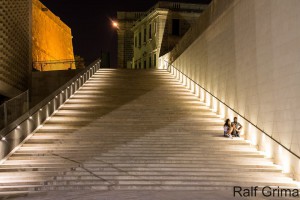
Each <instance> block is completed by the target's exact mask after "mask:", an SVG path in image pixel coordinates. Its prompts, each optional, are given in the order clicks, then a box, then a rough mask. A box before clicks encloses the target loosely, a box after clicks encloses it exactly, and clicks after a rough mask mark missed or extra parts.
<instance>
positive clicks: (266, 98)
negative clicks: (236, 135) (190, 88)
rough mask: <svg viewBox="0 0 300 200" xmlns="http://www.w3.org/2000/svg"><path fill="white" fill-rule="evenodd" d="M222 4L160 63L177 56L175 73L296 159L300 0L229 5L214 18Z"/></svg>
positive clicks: (297, 167)
mask: <svg viewBox="0 0 300 200" xmlns="http://www.w3.org/2000/svg"><path fill="white" fill-rule="evenodd" d="M222 1H223V0H215V1H214V2H213V3H212V5H211V7H210V8H209V9H210V10H209V14H207V19H206V22H210V24H209V26H208V28H206V29H205V30H204V31H203V32H202V34H201V35H200V36H198V38H197V39H196V40H195V41H194V42H193V43H192V44H191V45H190V46H189V47H188V48H187V49H181V50H180V49H178V47H177V50H176V52H183V51H184V52H183V53H182V54H181V55H180V56H179V55H175V53H174V51H173V54H172V52H171V53H170V54H168V55H166V56H165V57H164V59H169V60H171V61H172V58H173V59H174V58H177V57H178V56H179V57H178V58H177V59H175V61H174V62H173V64H174V66H175V67H176V68H178V69H179V70H181V71H182V72H183V73H185V74H186V75H187V76H189V77H190V78H192V79H193V80H194V81H196V82H197V83H198V84H200V85H201V86H203V87H204V88H205V89H206V90H208V91H209V92H211V93H212V94H213V95H214V96H216V97H217V98H219V99H220V100H221V101H223V102H225V103H226V104H227V105H229V106H230V107H231V108H233V109H234V110H236V111H237V112H238V113H240V114H241V116H244V117H245V118H246V119H248V120H250V121H251V122H252V123H253V124H255V125H257V126H258V127H259V128H261V129H262V130H264V131H265V132H266V133H267V134H268V135H270V136H271V137H273V138H274V139H276V140H277V141H278V142H279V143H281V144H282V145H283V146H284V147H286V148H287V149H290V150H291V151H292V152H294V153H295V154H297V155H298V156H300V106H299V105H300V104H299V102H300V66H299V65H300V56H299V55H300V1H299V0H289V1H284V2H283V1H281V0H251V1H247V0H231V1H227V4H226V5H225V4H224V5H225V8H224V9H223V12H222V14H220V13H218V12H215V11H216V10H222V6H223V5H222ZM228 2H229V3H230V6H228ZM215 15H218V18H217V19H216V20H213V21H212V20H210V19H213V18H215ZM199 20H203V18H202V19H201V18H200V19H199ZM194 28H195V27H194ZM184 42H185V41H181V44H184ZM182 46H184V45H182ZM174 55H175V56H174ZM248 132H249V131H248ZM249 134H251V131H250V133H249ZM260 145H262V146H263V145H264V144H263V143H261V144H260ZM264 148H265V147H264ZM272 151H273V153H272V154H273V157H279V155H278V154H280V150H279V152H278V151H277V150H276V151H275V150H272ZM299 163H300V162H299ZM299 163H296V164H295V163H294V164H292V165H294V166H292V167H293V169H292V170H293V171H298V172H299V171H300V164H299Z"/></svg>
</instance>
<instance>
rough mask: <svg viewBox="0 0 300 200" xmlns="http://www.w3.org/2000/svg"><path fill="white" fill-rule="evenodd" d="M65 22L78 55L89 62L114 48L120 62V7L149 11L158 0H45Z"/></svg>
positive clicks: (114, 61) (114, 58)
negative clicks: (117, 24)
mask: <svg viewBox="0 0 300 200" xmlns="http://www.w3.org/2000/svg"><path fill="white" fill-rule="evenodd" d="M174 1H175V2H191V3H199V2H202V3H209V2H210V0H181V1H180V0H178V1H176V0H174ZM41 2H42V3H43V4H44V5H45V6H47V7H48V8H49V9H50V10H51V11H52V12H53V13H54V14H55V15H57V16H58V17H60V19H61V20H62V21H63V22H65V23H66V24H67V25H68V26H69V27H70V28H71V29H72V34H73V47H74V53H75V55H79V56H81V57H83V58H84V59H85V61H86V64H89V63H90V62H92V61H94V60H95V59H97V58H99V57H100V54H101V51H103V52H110V54H111V65H112V66H116V64H117V32H116V30H114V29H113V28H112V26H111V21H110V19H116V14H117V11H146V10H148V9H149V8H150V7H152V6H153V5H154V4H155V3H157V2H158V0H109V1H104V0H80V1H79V0H41Z"/></svg>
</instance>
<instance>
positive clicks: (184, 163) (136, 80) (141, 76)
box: [0, 69, 294, 196]
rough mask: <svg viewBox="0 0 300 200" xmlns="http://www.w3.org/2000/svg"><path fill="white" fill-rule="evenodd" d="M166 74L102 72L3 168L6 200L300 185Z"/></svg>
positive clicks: (1, 187)
mask: <svg viewBox="0 0 300 200" xmlns="http://www.w3.org/2000/svg"><path fill="white" fill-rule="evenodd" d="M222 126H223V120H222V119H220V118H219V117H218V116H217V115H216V114H214V113H213V112H212V111H211V110H210V109H208V108H207V107H206V106H205V105H204V103H201V102H200V101H199V100H198V99H197V98H196V97H195V96H194V95H193V94H191V93H190V92H188V90H186V89H185V88H184V87H183V86H181V85H180V84H179V83H178V82H177V81H176V80H175V79H173V78H172V76H171V75H169V74H168V73H167V72H166V71H160V70H113V69H106V70H105V69H101V70H99V71H98V72H97V73H96V75H94V76H93V78H91V79H90V80H89V81H88V82H87V83H86V84H85V85H84V86H83V87H82V89H81V90H79V91H78V92H77V93H76V94H75V95H74V96H73V97H72V98H71V99H70V100H69V101H68V102H67V103H66V104H65V105H64V106H63V107H62V108H61V109H60V110H59V111H58V112H57V113H56V114H55V115H54V116H53V117H52V118H51V119H50V120H49V121H47V122H46V123H45V124H44V126H43V127H42V128H41V129H39V130H38V131H37V132H36V133H35V134H34V135H33V136H32V137H31V138H29V139H28V140H27V141H26V142H25V143H24V144H23V145H22V146H21V147H20V148H19V149H18V150H17V151H16V152H15V153H14V154H13V155H12V156H11V157H10V158H9V159H8V160H7V161H6V162H5V163H4V164H2V165H0V177H1V179H0V195H1V196H18V195H28V194H29V195H31V194H32V193H39V192H47V191H53V190H56V191H57V190H64V191H76V190H81V191H82V190H104V191H107V190H134V191H142V190H143V191H145V190H159V191H161V190H172V191H173V190H174V191H175V190H177V191H187V190H188V191H189V190H190V191H193V190H197V191H202V190H203V191H206V190H209V191H214V190H219V191H223V190H224V191H231V190H232V187H233V186H235V185H238V186H247V187H249V186H256V185H257V186H265V185H271V186H283V187H294V185H293V182H292V180H291V179H290V178H288V177H286V176H285V175H284V174H282V173H281V170H280V169H279V168H278V167H276V166H274V165H273V164H272V161H271V160H270V159H267V158H264V156H263V155H261V154H260V153H259V152H257V151H256V149H255V148H254V147H252V146H250V144H249V143H247V142H246V141H244V140H243V139H240V138H238V139H237V138H235V139H228V138H224V137H222V135H223V132H222Z"/></svg>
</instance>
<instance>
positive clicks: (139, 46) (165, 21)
mask: <svg viewBox="0 0 300 200" xmlns="http://www.w3.org/2000/svg"><path fill="white" fill-rule="evenodd" d="M206 7H207V5H203V4H191V3H174V2H158V3H157V4H156V5H155V6H154V7H152V8H151V9H150V10H149V11H148V12H147V14H146V15H145V16H144V17H143V18H142V19H141V20H139V21H137V22H136V23H135V24H134V26H133V28H132V31H133V33H134V55H133V59H132V68H134V69H150V68H158V66H160V60H159V59H158V58H159V57H160V56H162V55H164V54H166V53H168V52H169V51H170V50H172V49H173V48H174V47H175V45H176V44H177V43H178V41H179V40H180V39H181V38H182V36H183V35H184V34H185V33H186V32H187V31H188V29H189V28H190V27H191V25H192V24H193V23H195V22H196V21H197V19H198V18H199V16H200V14H201V13H202V12H203V11H204V10H205V9H206Z"/></svg>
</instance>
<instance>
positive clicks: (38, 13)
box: [32, 0, 75, 71]
mask: <svg viewBox="0 0 300 200" xmlns="http://www.w3.org/2000/svg"><path fill="white" fill-rule="evenodd" d="M32 15H33V24H32V38H33V49H32V56H33V61H34V62H41V61H42V62H43V61H57V60H74V53H73V44H72V33H71V29H70V28H69V27H68V26H67V25H66V24H64V23H63V22H62V21H61V20H60V19H59V17H57V16H55V15H54V14H53V13H52V12H51V11H50V10H49V9H48V8H46V7H45V6H44V5H43V4H42V3H41V2H39V1H38V0H33V4H32ZM34 66H35V65H34ZM36 66H39V65H36ZM37 68H38V67H37ZM68 68H70V64H65V65H64V64H59V65H54V64H51V65H45V66H43V70H42V71H49V70H65V69H68ZM74 68H75V65H72V69H74ZM37 70H41V69H37Z"/></svg>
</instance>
